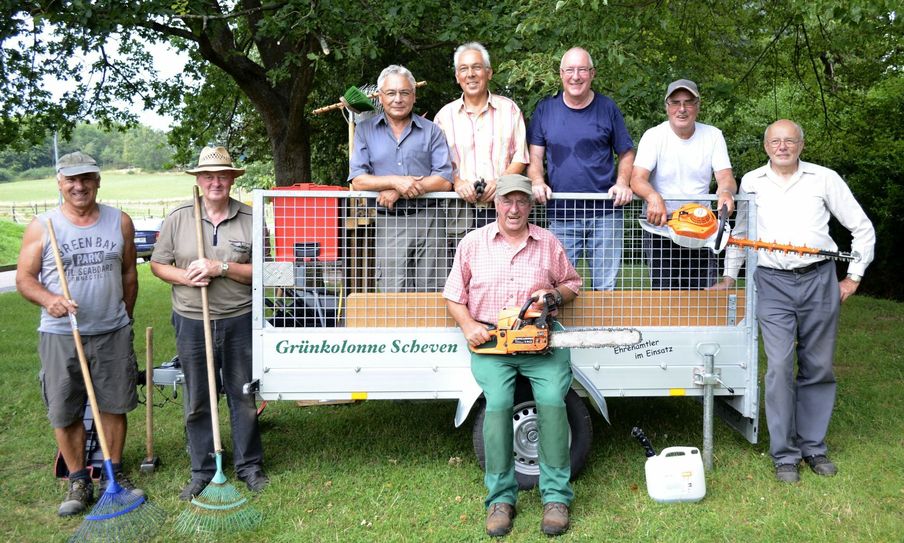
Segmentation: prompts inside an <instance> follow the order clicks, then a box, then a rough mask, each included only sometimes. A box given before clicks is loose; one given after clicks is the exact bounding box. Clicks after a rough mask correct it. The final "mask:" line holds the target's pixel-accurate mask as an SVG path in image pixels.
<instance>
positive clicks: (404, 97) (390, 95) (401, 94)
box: [380, 90, 414, 100]
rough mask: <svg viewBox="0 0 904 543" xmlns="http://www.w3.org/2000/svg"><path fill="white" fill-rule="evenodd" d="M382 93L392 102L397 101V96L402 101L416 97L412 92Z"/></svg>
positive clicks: (391, 91)
mask: <svg viewBox="0 0 904 543" xmlns="http://www.w3.org/2000/svg"><path fill="white" fill-rule="evenodd" d="M380 93H381V94H382V95H383V96H385V97H387V98H389V99H390V100H395V97H396V96H399V97H401V98H402V100H407V99H409V98H411V97H412V96H413V95H414V91H412V90H381V91H380Z"/></svg>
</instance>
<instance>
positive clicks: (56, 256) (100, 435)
mask: <svg viewBox="0 0 904 543" xmlns="http://www.w3.org/2000/svg"><path fill="white" fill-rule="evenodd" d="M47 231H48V233H49V234H50V247H51V249H52V250H53V260H54V262H56V269H57V274H58V275H59V276H60V286H61V287H62V288H63V296H65V297H66V299H67V300H69V301H73V300H72V295H71V294H70V293H69V281H67V280H66V270H65V269H64V268H63V259H62V257H60V247H59V245H57V239H56V232H54V231H53V221H51V220H50V219H49V218H48V219H47ZM69 324H70V326H71V327H72V340H73V341H74V342H75V350H76V352H78V363H79V366H81V368H82V377H84V379H85V389H86V390H87V392H88V402H89V403H90V404H91V415H92V416H93V417H94V428H96V429H97V439H98V441H100V449H101V451H102V452H103V453H104V460H105V461H107V460H110V449H109V446H108V445H107V436H106V434H105V433H104V425H103V424H101V420H100V409H98V408H97V397H96V396H95V395H94V382H93V381H92V380H91V371H90V370H89V368H88V358H87V357H86V356H85V346H84V345H82V335H81V334H80V333H79V331H78V320H76V318H75V314H74V313H69Z"/></svg>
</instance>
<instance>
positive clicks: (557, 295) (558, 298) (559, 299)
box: [552, 288, 565, 307]
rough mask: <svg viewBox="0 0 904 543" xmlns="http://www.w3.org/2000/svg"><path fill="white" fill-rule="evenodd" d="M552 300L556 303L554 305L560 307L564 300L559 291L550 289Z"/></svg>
mask: <svg viewBox="0 0 904 543" xmlns="http://www.w3.org/2000/svg"><path fill="white" fill-rule="evenodd" d="M552 298H553V300H555V301H556V305H557V306H559V307H562V304H563V303H565V299H564V298H562V293H561V292H559V289H557V288H554V289H552Z"/></svg>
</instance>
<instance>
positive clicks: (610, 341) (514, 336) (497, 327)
mask: <svg viewBox="0 0 904 543" xmlns="http://www.w3.org/2000/svg"><path fill="white" fill-rule="evenodd" d="M538 300H539V298H538V297H537V296H533V297H531V298H530V299H528V300H527V301H526V302H524V305H523V306H521V308H520V309H519V308H517V307H507V308H505V309H503V310H502V311H500V312H499V319H498V320H497V322H496V324H489V323H483V324H486V325H487V328H488V330H489V332H490V336H491V339H490V341H488V342H486V343H484V344H483V345H479V346H477V347H469V348H470V349H471V351H473V352H475V353H479V354H544V353H548V352H549V350H550V349H569V348H574V349H590V348H594V347H615V346H620V345H635V344H637V343H640V342H641V340H642V337H643V336H642V335H641V333H640V330H637V329H635V328H569V329H568V330H555V331H554V330H552V322H553V318H552V315H553V313H554V312H555V310H556V309H557V305H556V302H555V297H553V295H552V294H547V295H546V296H544V297H543V304H542V308H541V309H531V306H533V305H534V304H535V303H536V302H537V301H538Z"/></svg>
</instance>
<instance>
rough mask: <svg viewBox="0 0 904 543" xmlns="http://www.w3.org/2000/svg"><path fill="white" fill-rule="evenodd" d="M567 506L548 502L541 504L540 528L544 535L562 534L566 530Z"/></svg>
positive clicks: (567, 522) (567, 524) (567, 523)
mask: <svg viewBox="0 0 904 543" xmlns="http://www.w3.org/2000/svg"><path fill="white" fill-rule="evenodd" d="M568 526H569V521H568V506H567V505H565V504H564V503H559V502H549V503H547V504H546V505H544V506H543V522H542V523H541V524H540V530H541V531H542V532H543V533H544V534H546V535H562V534H564V533H565V532H567V531H568Z"/></svg>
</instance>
